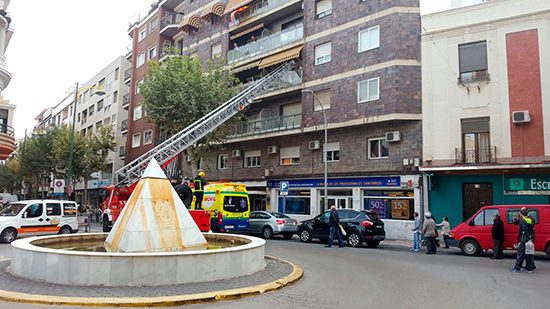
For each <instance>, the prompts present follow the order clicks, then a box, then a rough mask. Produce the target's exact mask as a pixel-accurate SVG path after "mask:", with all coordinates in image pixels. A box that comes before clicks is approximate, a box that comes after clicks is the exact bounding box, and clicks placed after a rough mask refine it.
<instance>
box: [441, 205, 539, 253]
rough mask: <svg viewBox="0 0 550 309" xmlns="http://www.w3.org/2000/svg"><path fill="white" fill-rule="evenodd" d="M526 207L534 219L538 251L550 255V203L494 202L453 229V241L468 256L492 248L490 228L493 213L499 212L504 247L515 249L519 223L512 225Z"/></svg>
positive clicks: (536, 249)
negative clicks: (515, 203) (502, 226)
mask: <svg viewBox="0 0 550 309" xmlns="http://www.w3.org/2000/svg"><path fill="white" fill-rule="evenodd" d="M522 207H527V209H528V210H529V215H530V216H531V217H532V218H534V219H535V251H542V252H546V254H547V255H548V256H550V205H494V206H485V207H482V208H481V209H480V210H479V211H478V212H477V213H475V214H474V215H473V216H472V217H471V218H470V219H468V220H466V221H465V222H462V223H460V224H459V225H458V226H457V227H455V228H454V229H453V230H452V231H451V237H452V238H453V239H454V241H452V243H454V244H455V245H456V246H458V247H459V248H460V249H461V250H462V253H464V254H465V255H477V254H479V253H480V252H481V250H488V249H493V239H492V237H491V228H492V226H493V215H495V214H496V213H498V214H500V218H501V220H502V223H503V224H504V246H503V248H504V249H505V250H513V249H514V247H513V246H514V244H515V243H517V241H518V226H517V225H514V224H512V219H513V218H514V214H516V213H519V210H520V209H521V208H522Z"/></svg>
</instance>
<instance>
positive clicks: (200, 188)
mask: <svg viewBox="0 0 550 309" xmlns="http://www.w3.org/2000/svg"><path fill="white" fill-rule="evenodd" d="M204 176H205V174H204V172H203V171H199V172H198V173H197V177H195V179H194V180H193V185H194V186H195V192H194V195H195V209H202V198H203V196H204V186H206V180H205V179H204Z"/></svg>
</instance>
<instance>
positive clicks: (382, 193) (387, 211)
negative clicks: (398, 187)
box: [363, 190, 414, 220]
mask: <svg viewBox="0 0 550 309" xmlns="http://www.w3.org/2000/svg"><path fill="white" fill-rule="evenodd" d="M363 194H364V199H363V208H364V209H365V210H371V211H373V212H375V213H376V214H377V215H378V217H380V218H381V219H394V220H414V216H413V214H414V192H413V191H390V190H378V191H376V190H374V191H371V190H365V191H364V193H363Z"/></svg>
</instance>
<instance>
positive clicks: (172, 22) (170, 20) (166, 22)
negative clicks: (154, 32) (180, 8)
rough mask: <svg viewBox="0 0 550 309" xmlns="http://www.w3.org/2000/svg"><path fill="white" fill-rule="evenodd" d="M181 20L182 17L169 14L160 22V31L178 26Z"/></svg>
mask: <svg viewBox="0 0 550 309" xmlns="http://www.w3.org/2000/svg"><path fill="white" fill-rule="evenodd" d="M182 20H183V15H181V14H176V13H169V14H167V15H166V16H164V17H163V18H162V19H161V20H160V30H161V31H162V30H163V29H164V28H166V27H168V26H178V25H179V23H180V22H181V21H182Z"/></svg>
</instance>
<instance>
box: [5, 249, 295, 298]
mask: <svg viewBox="0 0 550 309" xmlns="http://www.w3.org/2000/svg"><path fill="white" fill-rule="evenodd" d="M268 257H269V258H272V259H275V260H279V261H282V262H285V263H288V264H290V265H291V266H292V268H293V269H292V272H291V273H290V274H289V275H287V276H285V277H283V278H280V279H277V280H275V281H273V282H268V283H264V284H260V285H255V286H249V287H244V288H238V289H231V290H221V291H213V292H207V293H196V294H187V295H174V296H161V297H121V298H109V297H94V298H86V297H64V296H51V295H38V294H26V293H19V292H10V291H5V290H0V300H1V301H7V302H16V303H28V304H40V305H63V306H91V307H109V306H112V307H160V306H178V305H185V304H193V303H201V302H213V301H220V300H231V299H237V298H241V297H246V296H253V295H259V294H263V293H265V292H270V291H275V290H278V289H280V288H283V287H285V286H288V285H290V284H292V283H294V282H296V281H298V280H300V279H301V278H302V277H303V275H304V269H303V268H302V267H301V266H300V265H298V264H295V263H293V262H290V261H287V260H284V259H280V258H276V257H271V256H268Z"/></svg>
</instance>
